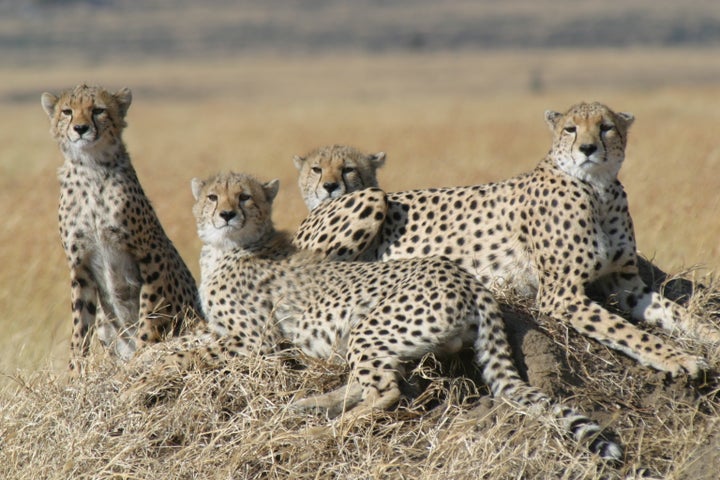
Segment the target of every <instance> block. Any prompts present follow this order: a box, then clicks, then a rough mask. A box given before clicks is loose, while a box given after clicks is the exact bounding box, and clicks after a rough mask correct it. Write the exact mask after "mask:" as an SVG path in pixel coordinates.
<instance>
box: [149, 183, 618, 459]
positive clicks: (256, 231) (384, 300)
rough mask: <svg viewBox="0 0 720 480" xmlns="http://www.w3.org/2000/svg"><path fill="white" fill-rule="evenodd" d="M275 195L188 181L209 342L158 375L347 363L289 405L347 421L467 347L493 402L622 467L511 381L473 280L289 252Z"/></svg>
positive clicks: (444, 271) (456, 271)
mask: <svg viewBox="0 0 720 480" xmlns="http://www.w3.org/2000/svg"><path fill="white" fill-rule="evenodd" d="M277 189H278V184H277V181H273V182H268V183H261V182H258V181H257V180H255V179H254V178H253V177H250V176H247V175H242V174H232V173H231V174H221V175H218V176H215V177H212V178H210V179H207V180H199V179H194V180H193V182H192V190H193V194H194V196H195V198H196V203H195V205H194V207H193V212H194V214H195V217H196V221H197V226H198V234H199V236H200V238H201V239H202V240H203V247H202V252H201V271H202V280H201V284H200V293H201V298H202V304H203V310H204V313H205V314H206V317H207V319H208V332H206V333H205V334H204V336H202V337H201V340H198V341H201V342H204V345H201V346H196V347H195V348H194V349H193V348H189V349H187V350H184V351H178V352H176V353H175V354H173V355H170V356H169V357H167V358H166V359H165V363H164V366H163V367H161V368H163V369H165V368H167V365H168V364H169V365H173V366H178V365H180V366H183V365H187V364H189V363H191V362H192V363H194V362H196V361H197V358H198V356H200V358H203V359H204V360H209V361H211V362H213V361H218V360H221V359H227V358H228V357H231V356H235V355H246V354H264V353H269V352H272V351H274V350H275V349H277V348H278V345H280V344H283V343H288V342H289V343H291V344H292V345H294V346H295V347H296V348H298V349H299V350H301V351H302V352H304V353H305V354H306V355H309V356H311V357H316V358H333V357H336V356H337V357H340V358H344V359H345V360H347V363H348V365H349V368H350V375H349V380H348V384H347V385H345V386H343V387H341V388H339V389H337V390H335V391H331V392H328V393H325V394H320V395H316V396H313V397H309V398H305V399H301V400H299V401H296V402H295V403H294V407H295V408H296V409H308V408H311V409H314V408H320V409H324V410H327V411H328V412H329V413H331V414H333V415H336V414H339V413H341V412H343V411H345V412H346V413H345V415H344V416H343V418H346V419H347V418H348V416H349V417H350V418H352V416H353V415H358V414H359V413H360V412H367V411H368V410H370V409H375V408H388V407H391V406H392V405H393V404H395V403H396V402H397V401H398V399H399V398H400V389H399V386H398V380H399V377H400V376H402V374H403V371H404V364H405V362H407V361H412V360H418V359H419V358H421V357H422V356H423V355H425V354H427V353H429V352H434V353H437V354H449V353H454V352H457V351H458V350H460V349H461V348H463V347H466V346H468V347H471V348H473V349H474V350H475V360H476V362H477V365H478V366H479V367H480V368H481V371H482V375H483V377H484V379H485V380H486V381H487V383H488V385H489V386H490V388H491V390H492V392H493V394H494V395H495V396H498V397H505V398H507V399H509V400H511V401H513V402H516V403H518V404H520V405H522V406H525V407H530V408H533V409H538V408H540V409H543V408H547V407H549V408H550V409H551V410H552V412H553V414H554V415H555V416H556V417H557V418H558V419H559V421H560V422H561V423H562V424H563V426H564V427H565V428H566V429H567V430H568V431H569V432H570V433H571V434H572V435H573V437H574V438H575V439H576V440H578V441H582V442H586V443H588V444H589V447H590V449H591V450H592V451H594V452H597V453H599V454H600V455H601V456H603V457H606V458H610V459H618V458H620V456H621V455H622V451H621V449H620V447H619V446H618V445H617V444H616V443H614V442H611V441H608V440H606V439H604V438H603V437H602V436H600V435H599V433H600V427H599V426H598V425H597V424H596V423H594V422H592V421H591V420H590V419H588V418H587V417H585V416H583V415H581V414H579V413H577V412H576V411H575V410H573V409H572V408H570V407H567V406H563V405H561V404H558V403H555V402H552V401H551V400H550V399H549V398H548V397H547V396H546V395H545V394H543V393H542V392H541V391H540V390H538V389H536V388H534V387H531V386H529V385H527V384H526V383H525V382H524V381H523V380H522V379H521V378H520V376H519V374H518V372H517V370H516V368H515V366H514V364H513V362H512V360H511V354H510V348H509V345H508V342H507V339H506V337H505V331H504V329H503V322H502V317H501V313H500V309H499V307H498V305H497V303H496V302H495V300H494V298H493V297H492V295H490V293H489V292H488V291H487V290H486V289H484V288H483V287H482V286H481V285H480V284H479V283H478V282H477V281H476V280H475V278H473V276H472V275H470V274H468V273H467V272H466V271H464V270H463V269H462V268H460V267H458V266H457V265H456V264H454V263H453V262H450V261H448V260H446V259H443V258H438V257H432V258H421V259H412V260H401V261H390V262H386V263H366V262H327V261H322V262H319V261H317V260H316V258H315V256H314V255H311V254H307V253H304V252H299V253H296V252H294V249H293V248H292V247H291V245H290V243H289V240H288V238H287V237H286V236H284V235H283V234H282V233H279V232H276V231H275V230H274V228H273V225H272V221H271V218H270V208H271V203H272V200H273V198H274V197H275V195H276V193H277ZM195 345H197V343H195ZM351 409H352V410H351Z"/></svg>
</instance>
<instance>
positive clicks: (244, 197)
mask: <svg viewBox="0 0 720 480" xmlns="http://www.w3.org/2000/svg"><path fill="white" fill-rule="evenodd" d="M251 198H252V197H251V196H250V195H248V194H247V193H241V194H240V195H238V200H240V201H241V202H247V201H248V200H250V199H251Z"/></svg>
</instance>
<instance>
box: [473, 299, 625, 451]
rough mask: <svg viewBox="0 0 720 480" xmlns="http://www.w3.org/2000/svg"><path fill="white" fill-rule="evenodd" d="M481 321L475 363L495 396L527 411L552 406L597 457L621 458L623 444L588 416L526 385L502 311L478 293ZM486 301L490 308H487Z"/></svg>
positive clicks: (578, 440) (553, 410)
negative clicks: (608, 437)
mask: <svg viewBox="0 0 720 480" xmlns="http://www.w3.org/2000/svg"><path fill="white" fill-rule="evenodd" d="M478 302H482V303H483V305H478V307H479V309H480V310H479V311H480V312H483V311H484V312H485V314H484V315H481V317H482V318H481V322H480V325H479V328H478V337H477V340H476V341H475V352H476V360H477V363H478V366H479V367H480V368H481V369H482V375H483V379H484V380H485V382H486V383H487V385H488V386H489V387H490V389H491V390H492V393H493V396H494V397H496V398H500V397H503V398H507V399H508V400H510V401H511V402H514V403H516V404H519V405H520V406H523V407H527V408H529V409H530V410H533V409H537V408H538V407H540V408H542V409H543V410H544V409H546V408H547V407H548V406H549V407H552V414H553V416H554V417H555V418H556V419H557V420H558V421H559V422H560V424H561V425H562V426H563V428H564V429H565V430H566V431H568V432H569V433H570V434H571V435H572V437H573V438H574V439H575V441H577V442H578V443H581V444H587V445H588V448H589V450H590V451H591V452H593V453H596V454H598V455H599V456H600V457H602V458H604V459H607V460H611V461H618V462H619V461H621V459H622V457H623V449H622V447H621V446H620V445H619V444H617V443H615V442H613V441H611V440H608V439H606V438H605V437H604V436H603V433H602V428H601V427H600V425H598V424H597V423H596V422H594V421H593V420H591V419H590V418H588V417H587V416H585V415H583V414H581V413H579V412H577V411H575V410H574V409H573V408H570V407H568V406H565V405H562V404H560V403H557V402H554V401H553V400H552V399H550V397H548V396H547V395H545V393H543V392H542V391H540V390H539V389H538V388H535V387H533V386H531V385H529V384H527V383H526V382H525V381H524V380H523V379H522V378H521V377H520V374H519V372H518V370H517V368H516V367H515V364H514V363H513V361H512V357H511V353H510V345H509V343H508V340H507V337H506V334H505V329H504V328H503V323H502V322H503V320H502V314H501V312H500V309H499V307H497V304H496V303H495V302H494V300H493V299H492V298H488V297H487V296H484V295H479V296H478ZM489 304H490V306H491V308H488V307H489Z"/></svg>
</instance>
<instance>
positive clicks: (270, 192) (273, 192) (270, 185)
mask: <svg viewBox="0 0 720 480" xmlns="http://www.w3.org/2000/svg"><path fill="white" fill-rule="evenodd" d="M262 187H263V190H264V191H265V196H266V197H267V199H268V202H272V201H273V200H275V197H276V196H277V194H278V190H279V189H280V180H278V179H277V178H276V179H275V180H270V181H269V182H267V183H264V184H263V186H262Z"/></svg>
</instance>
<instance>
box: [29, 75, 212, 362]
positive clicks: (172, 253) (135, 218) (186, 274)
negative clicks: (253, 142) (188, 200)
mask: <svg viewBox="0 0 720 480" xmlns="http://www.w3.org/2000/svg"><path fill="white" fill-rule="evenodd" d="M131 100H132V94H131V92H130V90H129V89H127V88H124V89H122V90H119V91H118V92H116V93H110V92H108V91H107V90H105V89H103V88H101V87H96V86H87V85H79V86H77V87H75V88H73V89H70V90H66V91H64V92H62V93H61V94H60V95H59V96H56V95H53V94H51V93H43V95H42V106H43V108H44V109H45V112H46V113H47V115H48V116H49V117H50V133H51V134H52V136H53V138H54V139H55V140H56V141H57V142H58V144H59V146H60V150H61V151H62V153H63V155H64V157H65V162H64V164H63V166H62V167H60V169H59V171H58V178H59V180H60V206H59V223H60V237H61V239H62V244H63V248H64V249H65V255H66V257H67V262H68V265H69V267H70V278H71V293H70V298H71V306H72V317H73V333H72V337H71V340H70V348H71V357H72V359H71V362H70V367H71V369H72V370H74V371H75V372H78V370H79V369H80V367H81V362H80V359H81V358H82V357H84V356H85V355H87V353H88V350H89V347H90V338H91V335H90V334H91V332H92V331H93V330H94V329H97V333H98V337H99V339H100V340H101V342H102V343H103V344H104V345H106V346H108V347H110V348H111V351H112V352H114V353H115V354H117V355H119V356H120V357H121V358H123V359H127V358H129V357H130V356H131V355H132V354H133V352H134V351H135V350H136V349H137V348H138V347H140V346H141V345H142V344H144V343H147V342H156V341H158V340H160V339H161V337H162V336H163V335H164V334H166V333H174V334H177V333H179V332H180V331H181V330H182V328H183V325H184V324H185V322H186V320H188V319H191V318H195V317H196V316H197V312H199V302H198V295H197V288H196V285H195V281H194V279H193V277H192V275H191V274H190V271H189V270H188V268H187V267H186V265H185V263H184V262H183V260H182V259H181V258H180V255H179V254H178V252H177V250H175V247H174V246H173V244H172V242H171V241H170V240H169V239H168V237H167V236H166V235H165V232H164V230H163V228H162V226H161V225H160V221H159V220H158V218H157V216H156V215H155V211H154V210H153V207H152V206H151V205H150V202H149V200H148V199H147V197H146V196H145V193H144V192H143V189H142V187H141V186H140V182H139V181H138V178H137V176H136V174H135V170H134V168H133V166H132V164H131V163H130V157H129V155H128V153H127V150H126V147H125V144H124V142H123V140H122V132H123V129H124V127H125V126H126V123H125V115H126V114H127V111H128V108H129V107H130V103H131ZM78 373H79V372H78Z"/></svg>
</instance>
